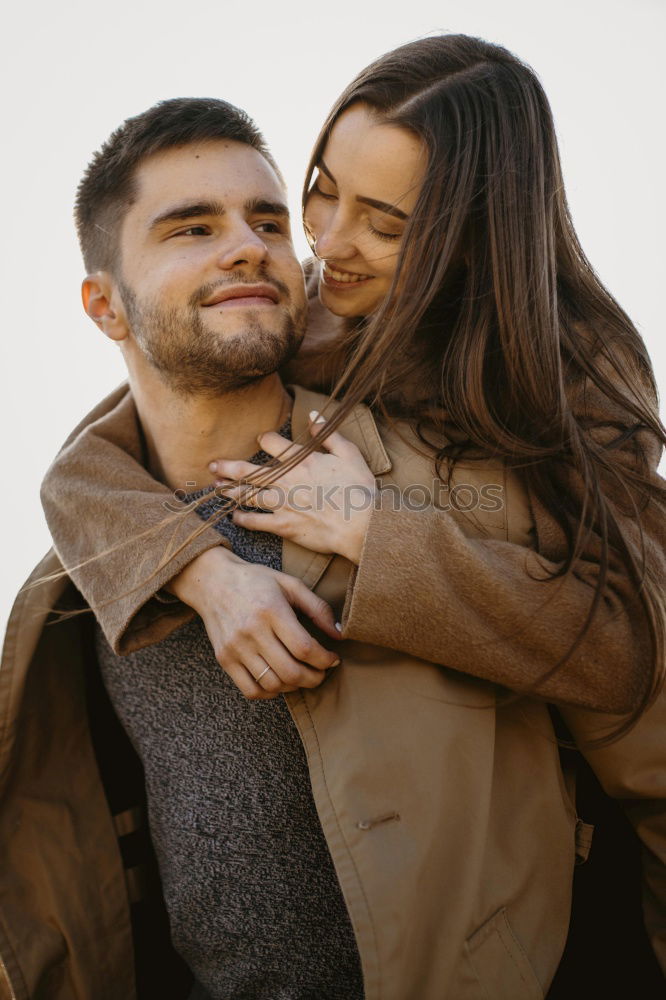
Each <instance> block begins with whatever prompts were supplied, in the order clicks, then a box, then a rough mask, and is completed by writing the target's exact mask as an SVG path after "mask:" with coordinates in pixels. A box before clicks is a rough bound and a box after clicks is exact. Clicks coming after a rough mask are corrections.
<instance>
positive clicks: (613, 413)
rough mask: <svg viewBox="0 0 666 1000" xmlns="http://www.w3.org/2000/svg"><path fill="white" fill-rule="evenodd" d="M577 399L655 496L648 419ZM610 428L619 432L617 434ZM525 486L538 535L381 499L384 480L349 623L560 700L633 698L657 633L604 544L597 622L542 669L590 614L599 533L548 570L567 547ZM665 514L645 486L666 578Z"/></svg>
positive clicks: (603, 707) (349, 604)
mask: <svg viewBox="0 0 666 1000" xmlns="http://www.w3.org/2000/svg"><path fill="white" fill-rule="evenodd" d="M575 405H576V406H579V407H580V416H581V417H582V418H584V421H585V426H586V427H588V433H590V434H591V435H592V436H593V437H594V440H595V441H596V443H597V444H599V445H601V446H602V447H605V448H608V454H609V455H612V457H613V458H612V460H613V462H616V463H617V467H618V468H619V467H620V466H622V467H624V468H625V469H626V468H629V467H634V468H638V467H640V468H644V465H645V464H647V466H648V467H649V476H650V479H651V484H652V486H653V487H654V490H655V497H656V496H658V495H659V490H662V492H661V494H660V495H661V497H662V498H663V497H664V495H665V494H664V493H663V488H664V486H665V485H666V484H664V482H663V480H661V479H660V477H659V476H658V475H657V472H656V468H657V463H658V461H659V456H660V453H661V445H660V443H659V441H658V440H657V439H656V437H655V436H654V435H653V434H652V432H650V431H648V430H647V429H643V430H639V431H637V432H636V433H634V434H632V435H629V436H628V437H626V438H624V437H623V427H624V428H625V429H626V424H627V414H626V412H618V411H617V409H616V408H613V407H612V406H610V404H609V403H608V401H607V400H606V399H605V398H602V397H601V396H600V394H599V393H597V392H596V390H593V389H592V388H590V387H589V386H587V387H586V391H585V392H580V393H579V394H578V395H577V401H576V403H575ZM618 440H622V441H624V443H623V444H622V445H620V446H613V445H614V442H617V441H618ZM571 489H572V490H575V489H576V485H575V483H572V486H571ZM531 499H532V503H531V507H532V513H533V517H534V526H535V536H536V538H535V541H536V548H535V549H527V548H525V547H524V546H522V545H519V544H513V543H511V542H510V541H500V540H491V539H478V538H471V537H468V536H467V535H466V534H465V533H464V532H463V531H462V530H461V528H460V527H459V526H458V525H457V524H456V523H455V522H454V520H453V519H452V517H451V516H450V515H449V514H447V513H446V512H444V511H442V510H440V509H437V508H435V507H431V508H429V509H427V510H425V511H413V510H408V509H405V508H404V507H402V508H401V507H398V508H397V509H396V507H395V505H394V501H393V498H392V497H388V502H385V501H383V500H382V497H381V493H380V495H379V501H378V504H377V506H376V509H375V510H374V511H373V512H372V515H371V519H370V525H369V530H368V533H367V535H366V539H365V545H364V548H363V552H362V555H361V560H360V564H359V566H358V569H357V570H356V572H355V573H354V574H353V576H352V579H351V581H350V584H349V588H348V592H347V598H346V603H345V609H344V614H343V619H342V624H343V637H344V638H350V639H356V640H360V641H365V642H371V643H374V644H376V645H381V646H389V647H391V648H394V649H400V650H403V651H405V652H409V653H412V654H413V655H415V656H418V657H421V658H423V659H426V660H431V661H434V662H435V663H442V664H446V666H448V667H452V668H454V669H456V670H461V671H464V672H466V673H470V674H474V675H476V676H479V677H483V678H487V679H488V680H492V681H495V682H498V683H500V684H502V685H505V686H506V687H508V688H511V689H512V690H514V691H519V692H525V693H528V692H529V693H532V694H537V695H538V696H539V697H543V698H545V699H547V700H549V701H553V702H556V703H560V704H573V705H577V706H579V707H585V708H588V709H593V710H595V711H602V712H610V713H625V712H630V711H632V710H634V709H635V708H636V707H637V706H638V705H639V704H640V703H641V698H642V697H643V696H644V695H645V694H646V691H647V689H648V688H649V683H650V679H651V665H652V653H651V643H650V641H649V632H648V624H647V620H646V614H645V611H644V608H643V605H642V602H641V601H640V599H639V598H638V596H637V594H636V588H635V586H634V585H633V583H632V582H631V581H630V580H629V577H628V573H627V571H626V570H625V568H624V565H623V563H622V562H621V561H620V560H619V558H617V557H615V556H613V555H612V554H611V558H610V566H609V570H608V576H607V581H606V586H605V590H604V594H603V599H602V601H601V603H600V605H599V607H598V610H597V613H596V615H595V617H594V619H593V622H592V626H591V628H590V629H589V631H588V633H587V635H586V637H585V638H584V640H583V641H581V642H580V643H579V644H578V645H577V646H576V647H575V649H574V650H573V652H572V655H571V656H570V657H569V658H568V659H566V661H565V662H564V664H563V665H562V666H560V667H558V669H557V670H556V671H555V672H554V673H553V674H552V675H551V676H550V677H546V675H547V673H548V671H549V670H550V668H552V667H554V666H555V665H556V664H557V663H558V661H559V659H560V658H561V657H563V656H564V654H566V653H567V651H568V650H569V648H570V647H571V646H572V644H573V642H574V640H575V638H576V636H577V635H578V632H579V631H580V629H581V627H582V626H583V624H584V622H585V620H586V617H587V615H588V611H589V608H590V604H591V601H592V597H593V593H594V587H595V585H596V583H597V580H598V579H599V572H600V562H599V539H598V538H597V537H596V536H594V535H593V536H592V537H591V539H590V541H589V543H588V544H587V547H586V548H585V550H584V551H583V553H582V558H581V559H580V560H579V561H578V563H577V564H576V566H575V567H574V569H573V570H572V571H571V572H569V573H568V574H567V575H566V576H563V577H561V578H559V579H555V580H552V581H545V580H544V577H545V576H546V575H547V574H548V573H550V572H551V571H553V570H556V569H557V568H558V567H559V566H561V565H562V563H563V561H564V560H565V557H566V552H567V547H566V539H565V537H564V536H563V533H562V531H561V529H560V528H559V526H558V524H557V522H556V521H555V519H554V518H552V517H551V516H550V515H549V513H548V512H547V511H546V510H545V509H544V508H543V507H541V506H540V505H539V503H538V502H537V501H536V499H535V498H531ZM620 507H621V505H620V506H617V508H616V509H617V516H618V518H619V519H620V520H621V521H622V524H623V527H624V528H625V529H626V532H627V535H628V537H629V538H630V540H631V541H632V544H633V545H634V547H635V550H636V551H637V552H638V551H639V550H640V536H639V533H638V524H637V521H636V518H635V517H632V516H631V515H630V514H628V513H627V512H626V510H625V511H624V513H623V512H622V510H621V509H620ZM625 507H626V505H625ZM622 509H623V510H624V508H622ZM665 520H666V519H665V518H664V507H663V502H659V501H658V500H657V499H655V498H654V497H653V499H652V500H651V501H650V502H649V504H648V505H647V507H646V508H645V509H644V510H642V511H641V514H640V527H641V529H642V536H643V543H644V546H645V554H646V558H647V560H648V562H649V564H650V566H651V571H652V575H653V578H657V579H661V580H665V579H666V559H665V548H666V546H665V542H666V538H665ZM542 677H543V680H541V681H540V678H542Z"/></svg>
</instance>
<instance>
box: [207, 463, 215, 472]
mask: <svg viewBox="0 0 666 1000" xmlns="http://www.w3.org/2000/svg"><path fill="white" fill-rule="evenodd" d="M208 468H209V469H210V471H211V472H217V462H211V463H210V464H209V466H208Z"/></svg>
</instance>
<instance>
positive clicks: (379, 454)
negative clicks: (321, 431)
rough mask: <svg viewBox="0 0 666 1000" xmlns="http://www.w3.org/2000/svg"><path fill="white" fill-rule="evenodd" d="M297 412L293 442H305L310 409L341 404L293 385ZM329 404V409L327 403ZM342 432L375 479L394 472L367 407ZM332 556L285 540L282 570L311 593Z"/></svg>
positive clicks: (350, 418)
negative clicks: (359, 454)
mask: <svg viewBox="0 0 666 1000" xmlns="http://www.w3.org/2000/svg"><path fill="white" fill-rule="evenodd" d="M290 388H291V392H292V393H293V396H294V409H293V412H292V417H291V430H292V436H293V439H294V441H297V442H299V443H305V442H307V441H308V439H309V435H310V432H309V425H310V418H309V414H310V411H311V410H319V411H320V412H324V413H325V415H331V414H332V413H335V411H336V410H337V408H338V406H339V404H338V403H337V402H335V401H333V402H331V403H329V400H328V397H327V396H322V395H321V394H320V393H317V392H309V391H308V390H307V389H301V387H300V386H292V387H290ZM327 403H329V405H328V406H327V405H326V404H327ZM339 430H340V433H341V434H344V436H345V437H346V438H348V439H349V440H350V441H352V442H353V443H354V444H355V445H356V446H357V448H358V449H359V451H360V452H361V454H362V455H363V457H364V459H365V460H366V462H367V463H368V465H369V466H370V470H371V472H372V474H373V475H374V476H381V475H384V474H385V473H386V472H389V471H390V470H391V460H390V458H389V457H388V454H387V453H386V449H385V448H384V445H383V444H382V440H381V438H380V436H379V431H378V429H377V425H376V423H375V418H374V417H373V415H372V413H371V412H370V410H369V408H368V407H367V406H364V405H363V404H362V403H361V404H359V405H358V406H355V407H354V409H353V410H352V411H351V413H350V414H349V416H348V417H347V418H346V419H345V420H344V421H343V422H342V424H341V425H340V428H339ZM334 558H335V556H333V555H324V554H323V553H321V552H312V551H311V550H310V549H305V548H303V546H302V545H297V544H296V542H291V541H289V540H288V539H285V541H284V545H283V548H282V569H283V571H284V572H285V573H288V574H289V575H290V576H295V577H297V578H298V579H300V580H302V581H303V583H305V585H306V586H307V587H309V588H310V589H311V590H312V589H313V588H314V587H315V586H316V585H317V583H318V582H319V580H320V579H321V578H322V576H323V575H324V573H325V572H326V570H327V569H328V567H329V565H330V564H331V561H332V560H333V559H334Z"/></svg>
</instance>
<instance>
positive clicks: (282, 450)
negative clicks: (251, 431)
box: [257, 431, 303, 461]
mask: <svg viewBox="0 0 666 1000" xmlns="http://www.w3.org/2000/svg"><path fill="white" fill-rule="evenodd" d="M257 441H258V442H259V447H260V448H261V449H262V451H265V452H266V454H268V455H271V456H272V457H273V458H277V457H278V456H279V457H280V458H281V459H282V461H285V460H286V459H288V458H291V457H292V456H293V455H298V453H299V452H301V451H303V448H302V447H301V445H299V444H294V443H293V442H292V441H290V440H289V439H288V438H286V437H282V435H281V434H278V433H277V431H266V433H265V434H260V435H259V437H258V438H257Z"/></svg>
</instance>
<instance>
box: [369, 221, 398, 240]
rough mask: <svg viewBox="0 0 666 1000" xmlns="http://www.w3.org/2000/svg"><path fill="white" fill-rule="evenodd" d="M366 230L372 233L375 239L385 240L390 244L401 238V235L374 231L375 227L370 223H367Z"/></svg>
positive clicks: (378, 230)
mask: <svg viewBox="0 0 666 1000" xmlns="http://www.w3.org/2000/svg"><path fill="white" fill-rule="evenodd" d="M368 230H369V231H370V232H371V233H372V235H373V236H376V237H377V239H379V240H386V241H387V242H388V243H390V242H391V241H392V240H399V239H400V237H401V236H402V233H383V232H382V231H381V230H380V229H375V227H374V226H373V225H372V224H371V223H370V222H369V223H368Z"/></svg>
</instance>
